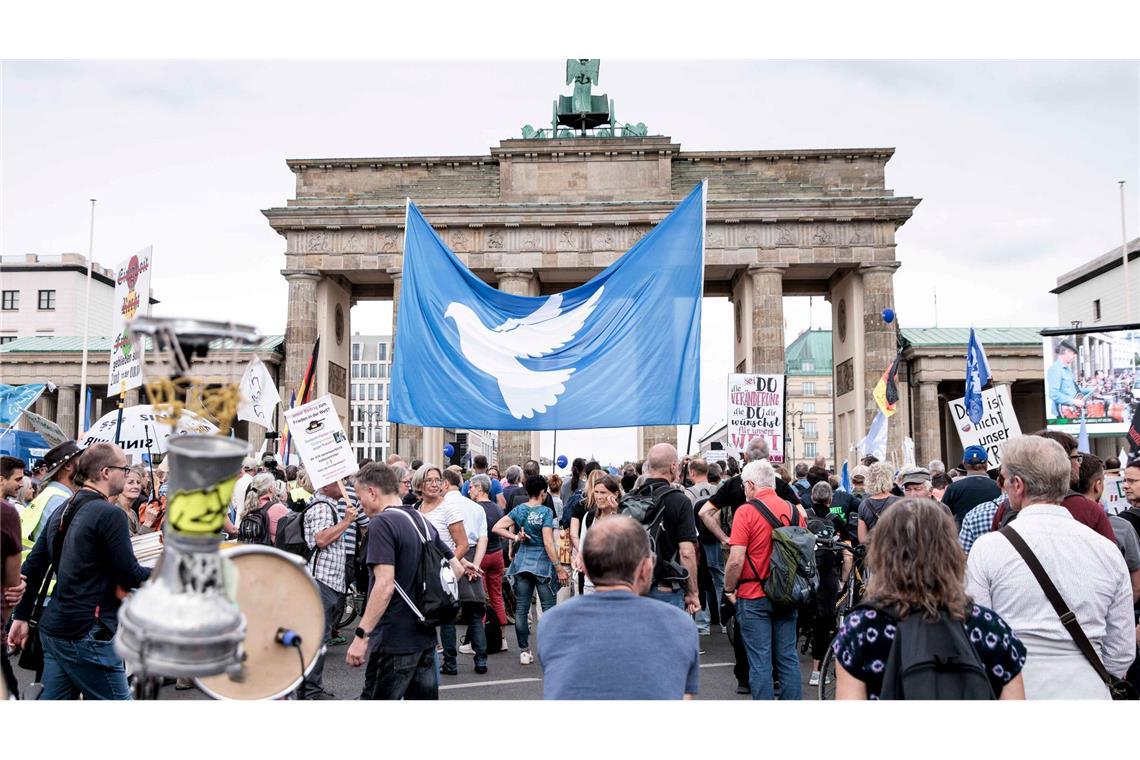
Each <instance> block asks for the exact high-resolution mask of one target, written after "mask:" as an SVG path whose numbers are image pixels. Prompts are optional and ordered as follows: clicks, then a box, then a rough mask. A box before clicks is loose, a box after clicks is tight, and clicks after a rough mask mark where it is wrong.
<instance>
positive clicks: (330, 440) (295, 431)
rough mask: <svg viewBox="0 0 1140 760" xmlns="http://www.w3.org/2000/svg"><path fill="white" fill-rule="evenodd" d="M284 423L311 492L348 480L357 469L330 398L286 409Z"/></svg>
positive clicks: (323, 397) (346, 437)
mask: <svg viewBox="0 0 1140 760" xmlns="http://www.w3.org/2000/svg"><path fill="white" fill-rule="evenodd" d="M285 422H286V423H287V424H288V425H289V433H290V435H292V436H293V441H294V443H296V444H297V451H298V452H299V453H300V454H301V461H302V462H303V463H304V465H305V470H306V471H307V472H308V473H309V480H311V481H312V482H313V488H314V489H316V488H321V487H323V486H327V485H328V484H329V483H332V482H334V481H337V480H340V479H341V478H345V477H348V476H349V475H352V474H353V473H354V472H356V471H357V470H358V469H359V468H358V467H357V466H356V454H354V453H352V447H351V446H349V445H348V436H346V435H345V434H344V428H343V427H342V426H341V424H340V417H338V416H337V413H336V407H334V406H333V402H332V396H328V395H325V396H321V397H320V398H318V399H314V400H313V401H310V402H309V403H307V404H303V405H301V406H298V407H294V408H293V409H287V410H285Z"/></svg>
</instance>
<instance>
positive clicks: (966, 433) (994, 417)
mask: <svg viewBox="0 0 1140 760" xmlns="http://www.w3.org/2000/svg"><path fill="white" fill-rule="evenodd" d="M950 414H951V416H952V417H953V419H954V427H955V428H956V429H957V430H958V438H959V439H960V440H961V441H962V448H963V449H965V448H966V447H967V446H981V447H983V448H984V449H985V450H986V453H987V454H989V458H990V461H989V467H990V469H993V468H994V467H997V466H998V465H1000V464H1001V447H1002V446H1004V445H1005V442H1006V441H1008V440H1009V439H1010V438H1012V437H1013V436H1015V435H1021V425H1019V424H1018V422H1017V415H1016V414H1015V413H1014V411H1013V403H1012V402H1011V401H1010V400H1009V386H1008V385H999V386H997V387H996V388H986V389H985V390H984V391H982V419H980V420H979V421H978V424H977V425H975V424H973V423H972V422H970V416H969V415H968V414H966V399H965V398H964V397H963V398H960V399H955V400H954V401H951V402H950Z"/></svg>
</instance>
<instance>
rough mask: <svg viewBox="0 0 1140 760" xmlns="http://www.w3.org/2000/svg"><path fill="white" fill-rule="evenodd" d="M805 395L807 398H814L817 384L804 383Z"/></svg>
mask: <svg viewBox="0 0 1140 760" xmlns="http://www.w3.org/2000/svg"><path fill="white" fill-rule="evenodd" d="M803 395H805V396H814V395H815V383H814V382H805V383H804V389H803Z"/></svg>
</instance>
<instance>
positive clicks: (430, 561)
mask: <svg viewBox="0 0 1140 760" xmlns="http://www.w3.org/2000/svg"><path fill="white" fill-rule="evenodd" d="M395 511H396V512H398V513H400V514H402V515H403V516H404V519H406V520H408V521H410V522H411V523H412V527H414V528H415V531H416V534H417V535H418V536H419V537H420V544H421V546H422V547H423V551H422V552H420V562H419V565H418V566H417V567H416V577H415V580H414V581H412V583H413V586H412V589H411V591H412V594H411V597H410V598H409V596H408V594H407V593H405V592H404V589H402V588H400V584H399V583H397V584H395V585H396V593H398V594H399V595H400V597H401V598H403V600H404V601H405V602H406V603H407V605H408V607H410V608H411V610H412V614H414V615H415V616H416V618H417V619H418V621H419V624H420V627H422V628H427V629H430V630H434V629H435V628H437V627H439V626H441V625H448V624H449V623H454V622H455V618H456V617H457V616H458V615H459V583H458V581H456V578H455V573H453V572H452V571H451V562H450V561H448V559H447V557H445V556H443V552H441V551H440V550H439V547H437V546H436V545H435V541H432V537H431V530H430V529H429V528H428V523H427V520H426V519H424V516H423V515H421V514H420V513H419V512H416V516H415V517H412V516H411V515H410V514H408V513H407V511H405V510H403V509H396V510H395ZM417 521H418V524H417Z"/></svg>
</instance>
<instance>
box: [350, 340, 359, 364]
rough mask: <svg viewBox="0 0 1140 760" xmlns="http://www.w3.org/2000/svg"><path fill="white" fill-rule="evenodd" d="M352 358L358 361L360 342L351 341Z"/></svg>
mask: <svg viewBox="0 0 1140 760" xmlns="http://www.w3.org/2000/svg"><path fill="white" fill-rule="evenodd" d="M352 360H353V361H354V362H358V361H360V344H359V343H353V344H352Z"/></svg>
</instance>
